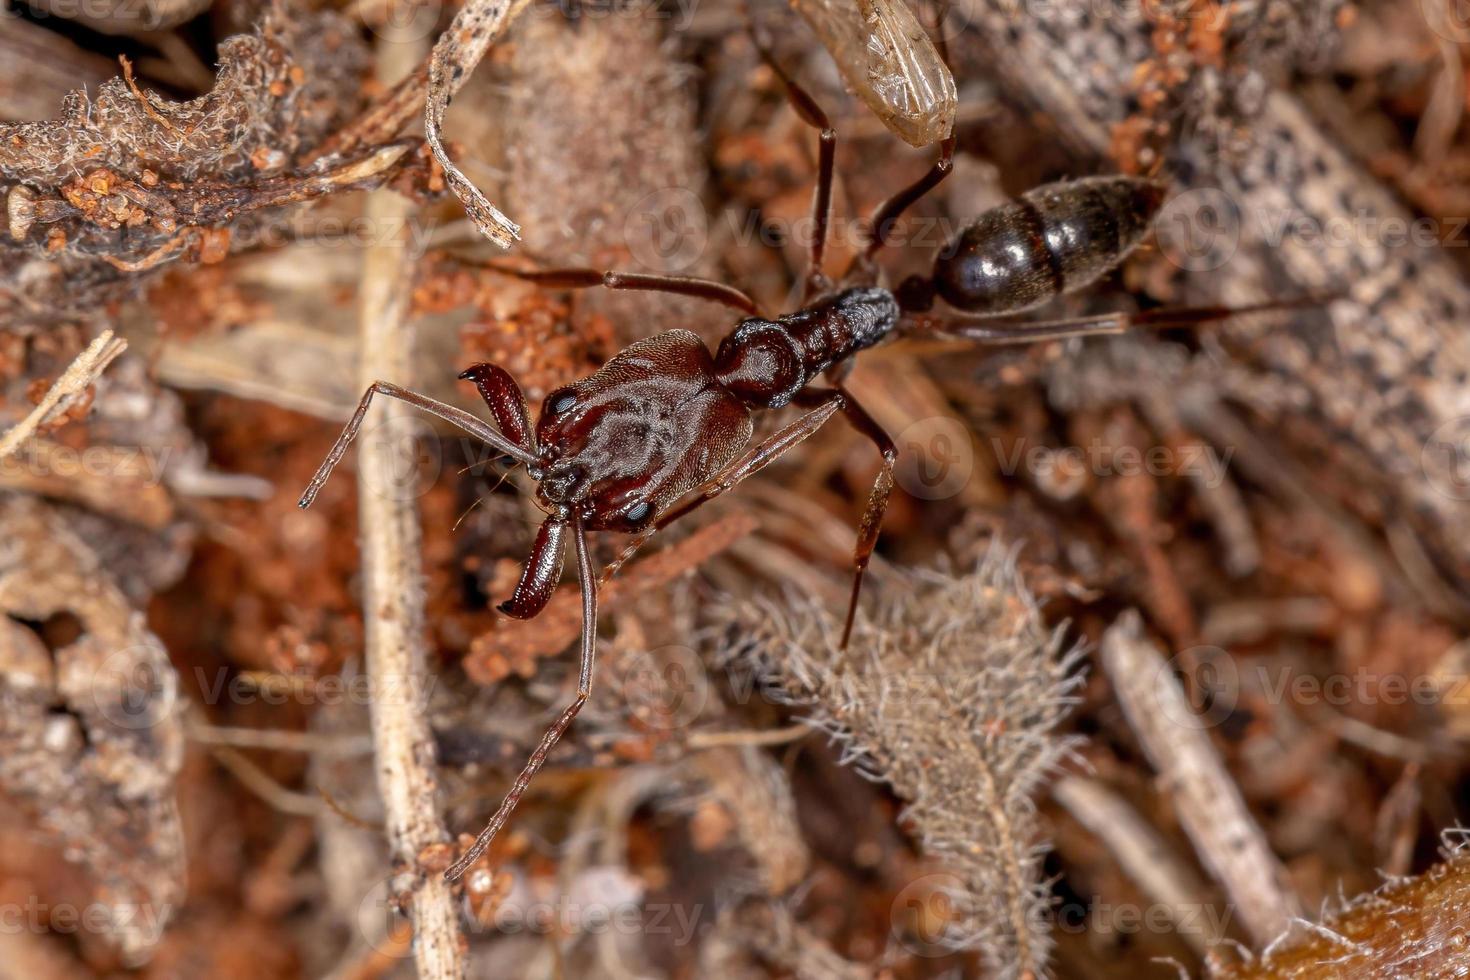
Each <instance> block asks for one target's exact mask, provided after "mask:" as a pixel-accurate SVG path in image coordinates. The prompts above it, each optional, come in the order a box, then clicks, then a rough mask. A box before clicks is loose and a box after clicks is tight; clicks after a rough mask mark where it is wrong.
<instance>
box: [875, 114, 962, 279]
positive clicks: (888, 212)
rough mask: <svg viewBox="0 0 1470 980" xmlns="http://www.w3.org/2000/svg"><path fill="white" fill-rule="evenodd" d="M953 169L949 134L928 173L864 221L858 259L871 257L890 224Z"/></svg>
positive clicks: (888, 232) (885, 239)
mask: <svg viewBox="0 0 1470 980" xmlns="http://www.w3.org/2000/svg"><path fill="white" fill-rule="evenodd" d="M953 170H954V137H953V136H950V137H948V138H946V139H944V140H941V141H940V143H939V159H938V160H936V161H934V166H932V167H930V168H929V171H928V173H926V174H924V176H922V177H920V178H919V179H918V180H916V181H914V182H913V183H912V184H910V185H909V186H907V187H905V188H904V189H903V190H901V191H899V192H898V193H897V194H895V195H893V196H892V197H890V198H889V199H888V200H886V201H884V202H883V203H882V204H880V205H878V208H877V210H875V211H874V212H873V217H872V218H870V219H869V220H868V223H867V225H866V226H865V227H864V229H863V234H864V236H865V237H866V238H867V239H868V244H867V246H866V247H865V248H864V249H863V253H862V258H863V259H864V260H869V259H872V257H873V256H874V255H876V254H877V253H878V251H879V249H881V248H882V247H883V246H884V245H887V244H888V238H889V236H890V235H892V234H893V226H894V224H895V223H896V222H897V221H898V219H899V218H900V217H901V216H902V215H903V213H904V212H905V211H907V210H908V209H909V208H911V207H913V206H914V204H916V203H917V202H918V201H919V199H920V198H922V197H923V196H924V195H925V194H928V193H929V192H930V191H932V190H933V189H934V188H936V187H938V186H939V183H940V181H942V180H944V178H946V177H948V176H949V175H950V173H951V172H952V171H953Z"/></svg>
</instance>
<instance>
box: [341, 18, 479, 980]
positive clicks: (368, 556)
mask: <svg viewBox="0 0 1470 980" xmlns="http://www.w3.org/2000/svg"><path fill="white" fill-rule="evenodd" d="M409 53H410V47H409V46H408V45H401V46H400V45H384V46H382V47H380V49H379V69H380V71H385V73H394V72H393V71H392V68H391V67H389V63H390V62H391V60H392V59H394V58H395V57H400V56H403V55H409ZM412 209H413V206H412V205H411V204H410V203H409V202H408V201H405V200H404V199H402V198H400V197H398V196H397V195H395V194H393V193H391V192H389V191H374V192H373V193H372V194H370V195H369V197H368V200H367V216H368V218H369V220H370V222H371V223H372V225H373V226H374V227H378V228H396V229H399V233H398V234H396V235H392V236H388V235H385V236H383V237H382V239H381V240H379V241H378V242H376V243H374V244H373V245H372V246H371V247H369V248H368V249H367V251H366V252H365V254H364V257H363V270H362V282H361V286H360V287H359V291H358V308H357V309H358V339H359V342H360V349H361V360H360V361H359V362H358V381H359V384H360V385H361V387H362V388H367V387H368V386H370V385H372V384H373V383H374V382H375V381H376V380H377V379H378V378H395V379H399V380H402V381H405V382H408V381H410V380H411V379H410V377H409V372H410V365H411V363H412V356H411V354H412V335H411V333H410V332H409V329H408V326H407V318H408V308H409V300H410V294H411V292H412V286H413V271H414V267H415V262H414V258H415V256H413V255H411V254H410V253H409V252H408V249H407V242H406V239H405V237H404V231H405V230H406V229H407V227H408V225H409V219H410V218H411V217H412ZM382 412H383V416H384V422H383V424H382V425H380V426H377V427H375V428H374V429H372V430H371V431H369V432H366V433H364V434H363V437H362V440H361V443H360V444H359V449H358V515H359V526H360V528H361V534H362V572H363V619H364V621H365V623H366V641H367V642H366V649H365V651H364V659H365V661H366V666H367V673H368V676H369V677H370V678H371V679H372V682H373V685H374V690H375V691H376V692H377V693H376V696H375V697H373V698H372V702H371V720H372V732H373V745H374V748H375V750H376V755H377V766H376V768H377V774H378V789H379V792H380V793H381V794H382V796H383V810H384V815H385V822H386V824H387V830H388V834H387V836H388V845H389V848H390V850H391V853H392V857H393V859H394V862H395V864H396V865H397V866H399V867H403V868H407V869H413V870H412V871H411V873H409V874H406V875H404V876H402V878H401V879H399V880H396V881H395V882H394V887H395V888H396V889H399V890H402V889H404V888H412V889H413V897H412V901H410V902H407V903H406V904H407V906H408V912H409V917H410V919H411V921H412V923H413V936H414V939H413V950H414V956H415V959H416V961H417V965H418V975H419V976H420V977H421V978H423V980H460V978H462V977H463V976H464V951H463V947H464V941H463V938H462V937H461V935H460V927H459V916H458V913H457V911H456V908H455V899H454V893H453V890H452V889H451V888H450V886H449V885H448V883H446V882H445V881H443V880H442V879H441V878H440V877H439V876H438V875H435V874H420V873H418V872H417V870H416V869H417V868H418V864H419V857H420V855H421V854H423V853H424V851H425V850H426V849H428V848H431V847H435V846H443V845H446V844H447V843H448V842H449V834H448V832H447V831H446V829H445V827H444V823H443V820H442V819H441V818H440V815H439V807H438V787H437V783H436V773H435V752H434V740H433V737H432V735H431V733H430V731H429V722H428V716H427V707H428V706H427V704H426V699H425V696H424V692H425V691H426V690H427V689H428V685H427V684H426V683H425V682H426V680H427V678H428V677H429V668H428V664H427V662H426V660H427V657H426V652H425V649H424V632H425V626H424V606H423V599H424V585H423V572H422V563H423V558H422V554H421V549H420V534H419V524H418V511H417V504H416V500H415V498H414V497H412V496H411V495H409V494H404V493H388V492H385V490H384V488H387V487H392V486H394V485H395V480H394V471H395V468H396V466H397V463H396V462H395V460H396V459H398V458H399V457H398V456H397V453H398V452H399V448H398V447H401V445H402V443H403V442H404V441H405V440H408V439H411V438H412V435H411V434H410V433H409V431H408V430H407V429H406V427H405V425H404V423H405V422H406V415H407V412H408V409H407V407H406V406H403V405H401V404H400V403H398V402H396V401H392V400H388V401H387V404H386V405H385V406H384V407H383V409H382Z"/></svg>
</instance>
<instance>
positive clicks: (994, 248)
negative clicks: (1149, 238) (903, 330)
mask: <svg viewBox="0 0 1470 980" xmlns="http://www.w3.org/2000/svg"><path fill="white" fill-rule="evenodd" d="M1162 203H1163V188H1162V186H1161V185H1159V184H1157V183H1155V182H1153V181H1151V180H1146V179H1143V178H1139V177H1087V178H1083V179H1081V180H1069V181H1060V182H1058V183H1054V184H1046V185H1044V186H1042V187H1038V188H1036V189H1035V190H1032V191H1028V192H1027V193H1026V194H1024V195H1022V196H1021V198H1020V199H1019V200H1017V201H1012V202H1010V203H1008V204H1002V205H1001V206H999V207H996V208H992V209H991V210H989V211H987V212H985V213H984V214H982V215H981V216H980V217H979V218H977V219H976V220H975V222H974V223H973V224H971V225H970V226H969V227H968V228H966V229H965V230H964V231H962V232H961V233H960V235H959V237H958V238H957V239H955V241H953V242H951V243H950V245H949V246H948V247H947V248H946V249H945V250H944V252H943V253H941V255H940V258H939V260H938V261H937V262H936V263H935V265H934V279H933V287H934V291H935V292H937V293H938V294H939V295H940V296H941V297H943V298H944V300H945V302H947V303H949V305H951V306H953V307H955V308H956V309H960V310H965V311H967V312H971V313H1019V312H1022V311H1024V310H1029V309H1032V308H1034V307H1037V306H1040V305H1042V304H1043V303H1046V302H1047V301H1049V300H1051V299H1053V298H1055V297H1057V296H1059V295H1061V294H1062V293H1069V292H1072V291H1073V290H1077V289H1081V288H1083V287H1084V286H1087V285H1089V284H1091V283H1092V282H1094V281H1095V280H1096V279H1097V278H1098V277H1100V276H1102V275H1103V274H1105V273H1107V272H1109V271H1111V270H1112V269H1114V268H1116V267H1117V265H1118V263H1120V262H1121V261H1123V259H1124V258H1126V257H1127V255H1128V253H1130V252H1131V251H1133V249H1134V248H1136V247H1137V246H1138V244H1139V242H1141V241H1143V238H1144V236H1145V235H1146V234H1147V232H1148V229H1149V225H1150V224H1151V223H1152V221H1153V218H1154V215H1155V214H1157V213H1158V210H1159V207H1160V205H1161V204H1162Z"/></svg>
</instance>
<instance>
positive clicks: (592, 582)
mask: <svg viewBox="0 0 1470 980" xmlns="http://www.w3.org/2000/svg"><path fill="white" fill-rule="evenodd" d="M572 541H573V543H574V545H575V547H576V550H577V575H578V577H579V578H580V579H581V580H582V665H581V668H580V670H579V671H578V674H577V696H576V698H575V699H574V700H573V701H572V703H571V704H569V705H567V707H566V709H565V710H564V711H562V713H561V714H560V715H559V716H557V719H556V721H554V722H552V724H551V727H550V728H548V729H547V730H546V734H545V735H542V736H541V741H540V742H539V743H538V744H537V746H536V749H535V751H533V752H532V753H531V757H530V758H529V759H527V760H526V766H525V768H524V769H522V770H521V772H520V775H518V776H516V780H515V782H514V783H512V784H511V787H510V791H509V792H508V793H506V794H505V799H504V800H503V801H502V802H501V804H500V809H498V810H496V811H495V816H493V817H491V818H490V822H489V823H488V824H486V825H485V829H484V830H482V831H480V836H478V837H476V838H475V842H474V843H473V844H471V845H470V847H469V850H467V851H465V852H464V854H462V855H460V857H459V860H457V861H455V862H454V864H452V865H451V866H450V867H449V870H448V871H445V872H444V880H445V881H454V880H455V879H456V878H459V877H460V876H461V875H463V874H464V873H465V872H466V871H467V870H469V867H470V865H472V864H474V863H475V861H477V860H479V857H480V855H481V854H484V853H485V849H486V848H487V847H489V846H490V842H491V841H493V840H494V839H495V835H496V834H498V833H500V829H501V828H502V827H504V826H505V822H506V821H507V820H509V819H510V814H511V811H512V810H514V809H515V808H516V804H517V803H519V802H520V801H521V796H522V795H523V794H524V793H525V792H526V787H527V786H529V785H530V783H531V780H532V779H533V778H534V777H535V775H536V773H537V772H538V771H540V769H541V766H542V765H543V764H544V763H545V762H546V756H547V754H548V753H549V752H551V750H552V748H553V747H554V746H555V745H556V743H557V742H558V741H560V740H561V737H562V735H563V734H565V732H566V730H567V728H568V727H569V726H570V725H571V724H572V719H573V718H575V717H577V712H579V711H581V710H582V705H584V704H586V703H587V699H588V698H589V697H591V695H592V667H593V664H594V662H595V660H596V656H597V576H596V575H594V574H593V572H592V558H591V557H590V555H589V554H588V551H587V531H586V529H585V528H584V527H583V526H582V522H581V521H580V520H577V521H576V522H575V523H573V525H572Z"/></svg>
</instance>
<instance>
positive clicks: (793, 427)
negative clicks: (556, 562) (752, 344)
mask: <svg viewBox="0 0 1470 980" xmlns="http://www.w3.org/2000/svg"><path fill="white" fill-rule="evenodd" d="M821 394H822V396H823V397H822V399H821V401H820V403H819V404H817V407H816V408H814V409H813V410H812V411H810V412H807V413H806V414H805V415H803V416H801V417H800V418H797V419H795V420H793V421H791V422H790V423H788V424H787V425H785V426H784V427H782V428H781V429H780V430H779V431H777V432H775V433H773V434H772V435H771V436H770V437H769V438H767V439H766V440H765V441H764V442H762V443H761V444H760V445H758V446H756V447H755V448H754V449H751V450H750V451H749V452H747V453H746V454H745V455H744V456H742V457H740V458H739V459H737V460H735V462H733V463H731V464H730V465H729V466H727V467H725V469H724V470H723V471H721V472H720V473H717V474H716V475H715V476H713V477H711V478H710V479H709V480H707V481H706V482H705V483H704V485H703V486H699V487H695V488H694V489H693V490H691V491H690V494H691V495H690V496H688V497H686V498H685V499H684V502H683V503H681V504H679V505H678V506H676V507H674V508H673V509H672V510H669V511H666V512H665V513H664V514H663V516H662V517H660V518H659V519H658V520H657V521H656V522H654V524H653V526H652V527H650V528H649V529H648V530H646V531H644V532H643V533H642V534H639V535H638V536H637V537H635V538H634V539H633V541H632V543H631V544H629V545H628V547H626V548H624V549H623V553H622V554H620V555H618V557H617V558H615V559H613V561H612V562H610V563H609V564H608V566H607V567H606V568H605V569H604V570H603V573H602V574H603V580H604V581H606V580H607V579H608V578H610V577H611V576H612V575H613V574H614V573H615V572H616V571H617V570H618V569H619V568H621V567H622V566H623V564H624V563H625V562H626V561H627V560H628V559H629V558H632V557H633V555H634V554H635V553H636V552H637V551H638V549H639V548H641V547H643V545H644V543H645V542H647V541H648V539H649V538H651V537H653V536H654V535H655V534H657V533H658V532H659V531H662V530H663V529H664V528H666V527H668V526H669V525H670V524H672V523H674V522H675V521H677V520H679V519H680V518H683V517H687V516H688V515H689V514H691V513H693V512H694V511H695V510H698V509H699V508H700V507H702V506H703V505H704V504H706V503H708V502H709V501H711V500H713V499H715V498H716V497H718V496H720V495H721V494H723V493H726V492H728V491H730V490H733V489H734V488H735V487H736V485H738V484H739V483H741V482H742V481H744V480H747V479H749V478H750V477H752V476H754V475H755V474H757V473H759V472H760V471H761V470H763V469H765V468H766V467H767V466H769V465H770V464H771V463H774V462H775V461H776V460H777V459H779V458H780V457H781V456H783V455H785V454H786V453H788V452H790V451H791V450H792V449H795V448H796V447H797V446H798V445H800V444H801V443H802V442H804V441H805V440H806V439H807V437H809V436H810V435H811V434H812V433H814V432H816V431H817V430H818V429H820V428H821V427H822V426H823V425H824V424H825V423H826V422H827V420H828V419H830V418H831V417H832V416H833V415H835V414H837V412H838V411H839V410H840V409H841V407H842V405H841V400H840V398H839V396H838V395H837V393H836V392H835V391H832V390H830V389H828V390H825V391H823V392H821Z"/></svg>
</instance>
